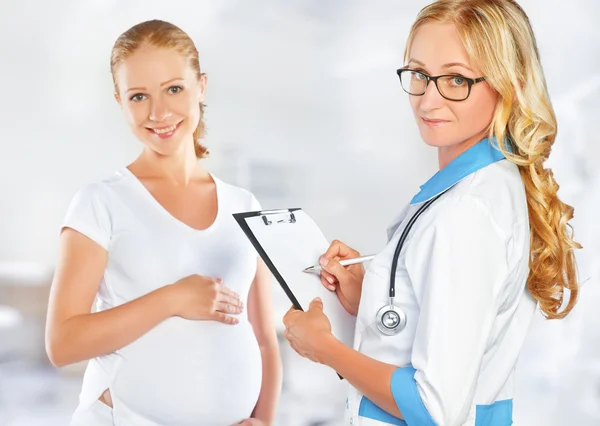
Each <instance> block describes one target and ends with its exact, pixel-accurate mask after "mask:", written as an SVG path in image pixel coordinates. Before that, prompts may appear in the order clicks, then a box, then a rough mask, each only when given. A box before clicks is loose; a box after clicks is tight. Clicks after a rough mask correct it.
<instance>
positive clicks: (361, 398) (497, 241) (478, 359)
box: [284, 0, 580, 426]
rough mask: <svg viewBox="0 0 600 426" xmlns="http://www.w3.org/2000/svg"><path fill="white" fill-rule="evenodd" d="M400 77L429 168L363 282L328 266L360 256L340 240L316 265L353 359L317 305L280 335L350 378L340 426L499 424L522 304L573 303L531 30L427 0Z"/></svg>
mask: <svg viewBox="0 0 600 426" xmlns="http://www.w3.org/2000/svg"><path fill="white" fill-rule="evenodd" d="M398 75H399V78H400V82H401V84H402V88H403V89H404V90H405V91H406V92H408V94H409V95H410V104H411V107H412V110H413V113H414V116H415V119H416V121H417V125H418V127H419V131H420V133H421V136H422V138H423V140H424V141H425V143H427V144H428V145H430V146H434V147H437V151H438V159H439V169H440V170H439V171H438V172H437V173H436V174H435V175H434V176H433V177H431V179H429V180H428V181H427V182H426V183H425V184H424V185H423V186H421V189H420V191H419V192H418V193H417V194H416V195H415V196H414V197H413V199H412V200H411V202H410V204H409V205H408V206H407V207H406V208H405V209H404V211H403V212H402V213H401V214H400V215H399V217H398V218H397V220H395V221H394V223H393V224H392V225H391V226H390V228H389V229H388V244H387V245H386V246H385V247H384V248H383V250H382V251H381V252H380V253H379V254H378V255H377V256H376V257H375V258H374V259H373V260H372V262H371V263H370V265H369V267H368V268H367V270H366V271H364V269H363V267H362V266H361V265H353V266H349V267H343V266H341V265H340V263H339V260H341V259H349V258H355V257H358V256H359V253H358V252H357V251H356V250H353V249H351V248H349V247H348V246H346V245H345V244H343V243H341V242H339V241H334V242H333V243H332V244H331V246H330V247H329V249H328V250H327V252H326V253H325V254H324V255H323V256H322V257H321V259H320V260H319V261H320V264H321V265H322V266H323V268H324V272H322V273H321V280H322V282H323V284H324V285H325V286H326V287H328V288H329V289H330V290H331V291H335V292H336V294H337V295H338V297H339V300H340V302H341V303H342V304H343V306H344V307H345V308H346V310H347V311H348V312H349V313H351V314H353V315H356V316H357V322H356V332H355V340H354V347H353V348H350V347H347V346H345V345H343V344H342V343H341V342H339V341H338V340H336V338H335V337H334V336H333V335H332V333H331V327H330V323H329V321H328V319H327V317H326V316H325V315H324V314H323V311H322V302H321V301H320V300H319V299H315V300H314V301H313V302H312V303H311V305H310V309H309V310H308V311H306V312H302V311H296V310H293V309H291V310H290V311H289V312H288V313H287V315H286V316H285V318H284V323H285V325H286V332H285V336H286V338H287V339H288V340H289V342H290V344H291V346H292V347H293V348H294V349H295V350H296V351H297V352H298V353H299V354H300V355H302V356H304V357H307V358H309V359H311V360H313V361H315V362H319V363H322V364H325V365H328V366H330V367H331V368H333V369H334V370H335V371H337V372H338V373H339V374H340V375H341V376H343V377H344V378H346V379H347V380H348V382H349V383H350V385H351V386H350V392H349V396H348V399H347V404H346V407H347V409H346V424H354V425H357V424H358V425H390V424H391V425H409V426H430V425H432V426H433V425H439V426H441V425H443V426H458V425H470V426H483V425H490V426H491V425H494V426H504V425H510V424H512V398H513V388H514V386H513V384H514V380H513V379H514V368H515V364H516V361H517V357H518V355H519V351H520V349H521V347H522V345H523V341H524V339H525V336H526V333H527V330H528V327H529V324H530V321H531V320H532V317H533V315H534V312H535V310H536V305H539V307H540V309H541V311H542V312H543V314H544V315H545V316H546V317H547V318H563V317H564V316H565V315H567V314H568V312H569V311H571V309H572V308H573V306H574V305H575V302H576V300H577V291H578V284H577V282H576V268H575V260H574V256H573V249H575V248H580V246H579V245H578V244H577V243H576V242H575V241H574V240H573V239H572V233H571V232H569V231H570V227H569V226H568V224H567V222H568V221H569V220H570V219H571V218H572V217H573V209H572V208H571V207H570V206H568V205H566V204H564V203H563V202H561V201H560V200H559V199H558V197H557V189H558V185H557V184H556V182H555V180H554V178H553V176H552V173H551V171H549V170H546V169H544V166H543V163H544V161H545V160H546V159H547V158H548V155H549V153H550V150H551V147H552V144H553V142H554V140H555V137H556V129H557V126H556V119H555V116H554V112H553V109H552V106H551V104H550V99H549V96H548V92H547V90H546V83H545V80H544V75H543V72H542V66H541V64H540V58H539V54H538V50H537V47H536V41H535V38H534V35H533V33H532V29H531V26H530V23H529V20H528V18H527V16H526V14H525V13H524V12H523V10H522V9H521V8H520V7H519V6H518V5H517V3H515V2H514V1H512V0H439V1H437V2H435V3H433V4H431V5H429V6H427V7H425V8H424V9H423V10H422V11H421V12H420V14H419V16H418V18H417V20H416V22H415V23H414V24H413V26H412V29H411V32H410V35H409V38H408V43H407V48H406V51H405V66H404V67H402V68H401V69H399V70H398ZM567 296H568V297H567ZM567 298H568V302H566V300H567ZM563 300H565V305H566V306H563Z"/></svg>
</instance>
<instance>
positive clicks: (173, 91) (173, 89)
mask: <svg viewBox="0 0 600 426" xmlns="http://www.w3.org/2000/svg"><path fill="white" fill-rule="evenodd" d="M182 90H183V87H181V86H171V87H169V93H171V94H173V95H174V94H176V93H179V92H181V91H182Z"/></svg>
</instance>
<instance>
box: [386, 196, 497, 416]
mask: <svg viewBox="0 0 600 426" xmlns="http://www.w3.org/2000/svg"><path fill="white" fill-rule="evenodd" d="M413 241H414V242H413V243H412V244H410V246H408V248H407V254H406V266H407V271H408V274H409V277H410V280H411V282H412V284H413V287H414V288H415V295H416V298H417V301H418V303H419V306H420V310H421V312H420V315H419V319H418V323H417V328H416V333H415V340H414V345H413V352H412V357H411V364H412V365H411V366H409V367H404V368H400V369H399V370H397V371H396V373H395V374H394V376H393V378H392V393H393V395H394V399H395V400H396V403H397V405H398V408H399V409H400V412H401V413H402V414H403V415H404V418H405V420H406V422H407V423H408V425H409V426H413V425H432V426H433V425H447V426H455V425H462V424H463V423H464V421H465V420H466V418H467V416H468V413H469V410H470V408H471V405H472V403H473V399H474V395H475V389H476V386H477V381H478V378H479V372H480V368H481V365H482V362H483V357H484V354H485V351H486V346H487V344H488V340H489V338H490V333H491V329H492V326H493V323H494V320H495V318H496V315H497V312H498V309H499V305H500V302H499V300H500V299H501V297H500V294H501V293H502V289H503V288H504V285H505V284H506V282H507V278H508V262H507V243H506V238H505V237H504V235H503V233H502V231H501V230H500V228H499V227H498V226H497V224H496V222H495V221H494V219H493V217H492V215H491V211H490V210H489V208H488V207H487V206H486V205H485V203H483V202H481V201H480V200H479V199H477V198H475V197H464V198H463V199H461V200H450V201H449V203H448V204H447V205H446V206H444V209H443V211H440V213H438V217H436V218H435V220H434V222H433V223H432V224H431V225H429V226H427V228H424V229H423V230H422V231H420V232H419V233H418V234H415V239H414V240H413Z"/></svg>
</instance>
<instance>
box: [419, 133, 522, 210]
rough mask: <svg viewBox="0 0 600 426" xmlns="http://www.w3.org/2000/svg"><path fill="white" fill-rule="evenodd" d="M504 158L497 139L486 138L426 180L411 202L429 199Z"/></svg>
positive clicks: (508, 148) (508, 145) (507, 145)
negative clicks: (491, 141)
mask: <svg viewBox="0 0 600 426" xmlns="http://www.w3.org/2000/svg"><path fill="white" fill-rule="evenodd" d="M505 147H506V149H507V150H508V151H509V152H511V150H510V144H509V143H506V142H505ZM504 158H505V157H504V154H502V151H500V149H499V148H498V144H497V141H496V139H495V138H494V139H493V143H490V142H489V139H488V138H485V139H483V140H481V141H479V142H478V143H477V144H475V145H473V146H472V147H471V148H469V149H468V150H466V151H465V152H463V153H462V154H461V155H459V156H458V157H456V158H455V159H454V160H452V161H451V162H450V164H448V165H447V166H446V167H444V168H443V169H442V170H440V171H439V172H437V173H436V174H435V175H433V176H432V177H431V179H429V180H428V181H427V182H425V184H424V185H423V186H421V190H420V191H419V193H418V194H417V195H415V196H414V197H413V199H412V200H411V202H410V204H418V203H422V202H424V201H427V200H429V199H431V198H433V197H435V196H436V195H438V194H440V193H442V192H444V191H445V190H447V189H448V188H450V187H452V186H454V185H455V184H457V183H458V182H460V181H461V180H462V179H464V178H465V177H467V176H469V175H470V174H472V173H475V172H476V171H477V170H479V169H482V168H484V167H486V166H489V165H490V164H492V163H495V162H497V161H500V160H502V159H504Z"/></svg>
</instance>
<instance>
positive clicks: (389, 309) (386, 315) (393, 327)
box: [376, 304, 406, 336]
mask: <svg viewBox="0 0 600 426" xmlns="http://www.w3.org/2000/svg"><path fill="white" fill-rule="evenodd" d="M376 324H377V328H378V329H379V331H381V332H382V333H383V334H385V335H386V336H395V335H396V334H398V333H400V332H401V331H402V330H404V327H406V314H405V313H404V311H403V310H402V309H400V308H399V307H398V306H396V305H393V304H390V305H386V306H383V307H382V308H381V309H379V311H378V312H377V321H376Z"/></svg>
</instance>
